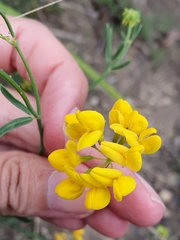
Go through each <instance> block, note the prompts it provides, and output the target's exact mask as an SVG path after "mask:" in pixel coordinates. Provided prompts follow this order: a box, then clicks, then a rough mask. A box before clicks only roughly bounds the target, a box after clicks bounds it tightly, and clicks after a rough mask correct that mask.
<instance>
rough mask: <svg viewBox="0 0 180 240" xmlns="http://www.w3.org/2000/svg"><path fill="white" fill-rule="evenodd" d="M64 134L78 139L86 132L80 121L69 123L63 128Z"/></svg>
mask: <svg viewBox="0 0 180 240" xmlns="http://www.w3.org/2000/svg"><path fill="white" fill-rule="evenodd" d="M65 132H66V135H67V136H68V137H69V138H70V139H72V140H74V141H78V140H79V139H80V137H81V136H82V135H83V134H84V133H85V132H86V129H85V128H84V127H83V126H82V125H81V124H80V123H74V124H69V125H68V126H67V127H66V128H65Z"/></svg>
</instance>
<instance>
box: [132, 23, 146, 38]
mask: <svg viewBox="0 0 180 240" xmlns="http://www.w3.org/2000/svg"><path fill="white" fill-rule="evenodd" d="M142 26H143V25H142V24H138V25H136V26H135V27H134V28H133V30H132V35H131V39H132V41H134V40H135V39H136V37H137V36H138V34H139V33H140V31H141V29H142Z"/></svg>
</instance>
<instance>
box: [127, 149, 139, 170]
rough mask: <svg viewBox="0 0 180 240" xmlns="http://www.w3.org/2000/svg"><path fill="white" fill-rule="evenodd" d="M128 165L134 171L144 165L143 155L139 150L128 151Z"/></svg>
mask: <svg viewBox="0 0 180 240" xmlns="http://www.w3.org/2000/svg"><path fill="white" fill-rule="evenodd" d="M126 165H127V167H128V168H129V169H130V170H132V171H135V172H137V171H139V170H140V169H141V166H142V156H141V154H140V153H139V152H130V151H128V152H127V153H126Z"/></svg>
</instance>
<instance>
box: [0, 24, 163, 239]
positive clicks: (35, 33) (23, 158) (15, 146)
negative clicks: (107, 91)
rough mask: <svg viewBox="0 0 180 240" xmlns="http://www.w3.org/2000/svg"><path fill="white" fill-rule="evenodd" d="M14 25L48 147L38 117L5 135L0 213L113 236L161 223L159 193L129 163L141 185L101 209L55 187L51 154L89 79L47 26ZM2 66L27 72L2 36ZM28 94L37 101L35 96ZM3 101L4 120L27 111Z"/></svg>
mask: <svg viewBox="0 0 180 240" xmlns="http://www.w3.org/2000/svg"><path fill="white" fill-rule="evenodd" d="M0 24H1V22H0ZM12 26H13V29H14V31H15V34H16V37H17V39H18V43H19V47H20V48H21V50H22V52H23V54H24V56H25V58H26V59H27V62H28V64H29V66H30V69H31V71H32V73H33V76H34V78H35V81H36V84H37V87H38V91H39V94H40V97H41V108H42V121H43V126H44V135H43V141H44V146H45V153H44V156H38V155H37V154H35V153H36V152H37V149H38V146H39V135H38V129H37V126H36V123H35V122H32V123H31V124H29V125H26V126H23V127H21V128H19V129H15V130H13V131H12V132H10V133H8V134H6V135H5V136H3V137H2V138H1V139H0V150H1V157H0V159H1V160H0V172H1V173H0V176H1V177H0V214H2V215H16V216H40V217H42V218H43V219H45V220H47V221H49V222H51V223H53V224H55V225H57V226H59V227H62V228H68V229H79V228H82V227H83V226H84V225H85V224H89V225H90V226H91V227H93V228H94V229H96V230H97V231H99V232H100V233H102V234H104V235H107V236H110V237H119V236H122V235H123V234H124V233H125V232H126V231H127V230H128V225H129V222H131V223H133V224H135V225H139V226H149V225H152V224H155V223H157V222H158V221H159V220H160V219H161V218H162V216H163V213H164V206H163V204H162V202H161V200H160V198H159V197H158V195H157V194H156V193H155V191H154V190H153V189H152V188H151V187H150V186H149V185H148V184H147V182H145V181H144V180H143V179H142V178H141V177H140V176H139V175H135V174H134V173H132V172H130V171H129V170H128V169H125V170H124V171H126V174H127V175H131V176H133V178H134V179H135V180H136V182H137V187H136V189H135V190H134V191H133V192H132V193H131V194H130V195H128V196H127V197H124V199H123V201H122V202H120V203H117V202H115V201H113V200H112V201H111V203H110V204H109V206H108V207H107V208H105V209H103V210H100V211H95V212H93V211H87V210H86V209H85V208H84V206H83V196H82V197H80V198H78V199H76V200H71V201H66V200H64V199H60V198H59V197H58V196H57V195H56V194H55V193H54V189H55V186H56V185H57V183H58V182H60V181H61V180H62V179H63V178H64V177H65V175H64V173H60V172H56V171H54V170H53V169H52V168H51V166H50V165H49V163H48V161H47V155H48V154H49V153H50V152H52V151H53V150H54V149H58V148H61V147H63V146H64V134H63V130H62V125H63V118H64V116H65V115H66V114H67V113H69V112H71V111H72V110H73V109H74V108H79V109H80V108H82V105H83V103H84V101H85V98H86V96H87V89H88V88H87V81H86V79H85V77H84V75H83V73H82V72H81V70H80V69H79V67H78V66H77V65H76V63H75V61H74V60H73V59H72V57H71V56H70V54H69V53H68V52H67V51H66V50H65V48H64V47H63V46H62V45H61V44H60V43H59V41H58V40H56V39H55V38H54V37H53V35H52V34H51V33H50V32H49V31H48V30H47V28H46V27H44V26H43V25H41V24H40V23H38V22H36V21H33V20H27V19H19V20H14V21H12ZM0 33H3V34H4V35H7V33H8V30H7V28H6V27H5V25H4V24H3V25H2V24H1V25H0ZM0 68H2V69H3V70H4V71H6V72H12V71H14V70H17V71H18V72H19V74H20V75H21V76H22V77H23V78H27V75H26V71H25V69H24V67H23V64H22V63H21V60H20V58H19V57H18V55H17V53H16V52H15V50H14V49H13V48H12V47H11V46H10V45H8V44H7V43H6V42H5V41H3V40H1V41H0ZM12 92H13V91H12ZM13 94H14V95H17V94H16V93H14V92H13ZM16 97H18V96H16ZM29 98H30V100H31V102H32V104H33V105H35V102H34V99H33V97H31V96H29ZM0 102H1V110H0V125H3V124H4V123H6V122H8V121H9V120H12V119H14V118H16V117H20V116H23V115H22V113H21V112H20V110H18V109H15V108H14V107H13V106H12V105H11V104H10V103H9V102H8V101H7V100H6V99H5V98H4V97H3V96H2V95H1V96H0Z"/></svg>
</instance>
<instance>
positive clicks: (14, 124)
mask: <svg viewBox="0 0 180 240" xmlns="http://www.w3.org/2000/svg"><path fill="white" fill-rule="evenodd" d="M32 121H33V118H32V117H21V118H16V119H14V120H12V121H10V122H8V123H6V124H4V125H3V126H2V127H0V137H2V136H3V135H4V134H6V133H8V132H10V131H11V130H13V129H15V128H18V127H20V126H23V125H26V124H28V123H30V122H32Z"/></svg>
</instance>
